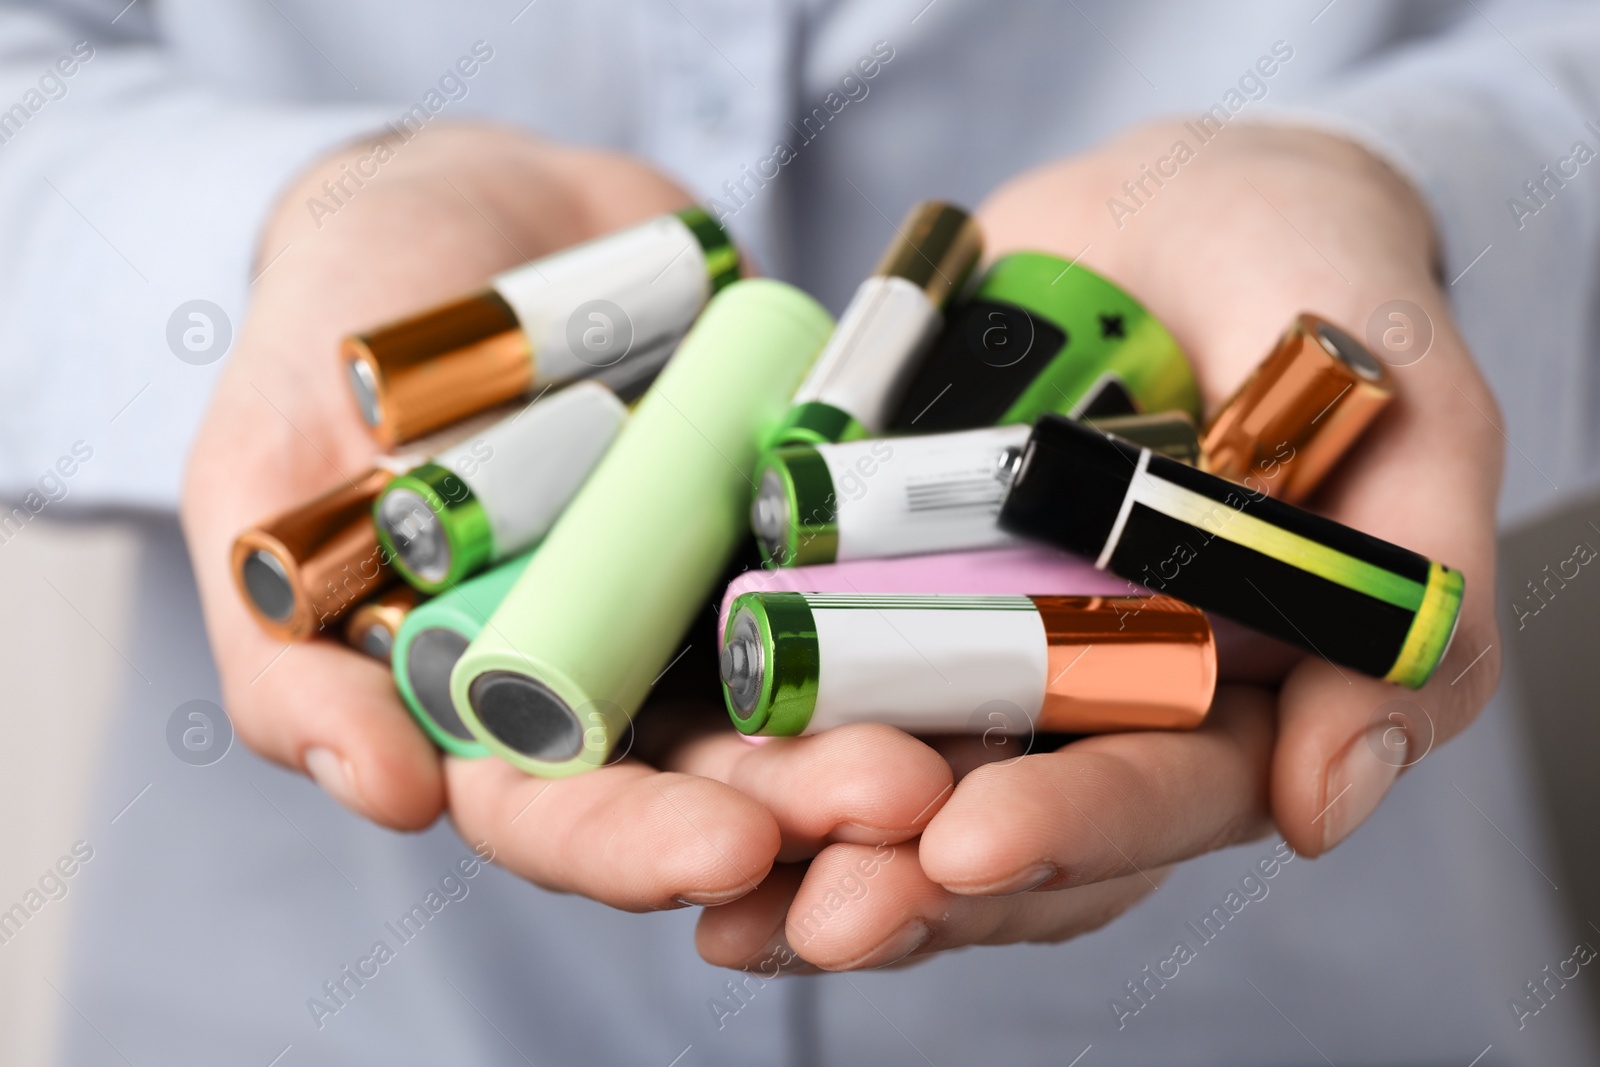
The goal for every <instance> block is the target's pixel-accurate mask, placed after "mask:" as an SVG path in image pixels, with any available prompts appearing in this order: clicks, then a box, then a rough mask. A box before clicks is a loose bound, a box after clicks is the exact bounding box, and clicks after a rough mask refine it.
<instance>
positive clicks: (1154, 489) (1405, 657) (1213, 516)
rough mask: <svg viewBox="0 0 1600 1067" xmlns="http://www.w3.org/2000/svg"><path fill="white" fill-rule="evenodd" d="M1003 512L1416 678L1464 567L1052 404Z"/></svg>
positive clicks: (1032, 532)
mask: <svg viewBox="0 0 1600 1067" xmlns="http://www.w3.org/2000/svg"><path fill="white" fill-rule="evenodd" d="M1012 469H1013V470H1014V472H1015V473H1014V475H1013V477H1012V484H1011V487H1010V490H1009V492H1008V494H1007V496H1006V499H1005V503H1004V505H1003V506H1002V507H1001V509H1000V519H999V522H1000V525H1001V526H1002V527H1003V528H1004V529H1006V530H1008V531H1010V532H1011V533H1014V534H1016V535H1018V536H1022V537H1028V538H1032V539H1036V540H1040V541H1044V542H1047V543H1049V544H1054V545H1056V546H1058V547H1060V548H1064V549H1067V550H1068V551H1070V552H1076V553H1078V554H1079V555H1083V556H1086V557H1088V558H1089V559H1092V560H1094V561H1095V565H1096V566H1098V567H1101V568H1103V569H1107V570H1110V571H1111V572H1112V573H1114V574H1117V575H1120V576H1121V577H1123V578H1127V579H1128V580H1130V581H1134V582H1138V583H1139V584H1141V585H1143V586H1146V587H1147V588H1149V589H1152V590H1154V591H1156V592H1159V593H1166V594H1170V595H1171V596H1175V597H1178V598H1180V599H1182V600H1185V601H1187V602H1189V603H1191V604H1194V605H1196V606H1197V607H1200V608H1203V609H1205V610H1206V611H1210V612H1214V613H1216V614H1217V615H1220V616H1223V617H1225V618H1229V619H1232V620H1234V621H1235V622H1238V623H1241V624H1243V625H1245V626H1248V627H1250V628H1252V629H1254V630H1257V631H1259V632H1261V633H1265V634H1268V635H1270V636H1272V637H1276V638H1279V639H1280V640H1283V641H1285V642H1288V643H1289V644H1291V645H1295V646H1297V647H1299V648H1302V649H1305V650H1307V651H1309V652H1312V653H1314V654H1317V655H1320V656H1322V657H1324V658H1325V659H1327V660H1329V661H1330V662H1332V663H1334V664H1337V665H1340V666H1344V667H1351V668H1354V669H1355V670H1358V671H1360V672H1362V673H1363V674H1368V675H1372V676H1373V677H1376V678H1383V679H1385V680H1387V681H1391V682H1396V683H1398V684H1400V685H1404V686H1407V687H1409V688H1412V689H1416V688H1420V687H1421V686H1422V685H1423V684H1425V683H1426V682H1427V680H1428V678H1429V677H1430V676H1431V675H1432V674H1433V671H1434V668H1435V667H1437V666H1438V664H1439V661H1440V660H1442V659H1443V658H1444V654H1445V651H1446V650H1447V649H1448V648H1449V645H1450V640H1451V638H1452V636H1453V635H1454V633H1455V626H1456V622H1457V619H1458V617H1459V615H1460V611H1461V597H1462V591H1463V586H1464V582H1463V579H1462V575H1461V572H1459V571H1456V570H1452V569H1450V568H1449V567H1446V566H1443V565H1442V564H1439V563H1436V562H1433V561H1431V560H1429V559H1427V558H1426V557H1424V556H1421V555H1418V554H1417V553H1415V552H1411V551H1409V550H1407V549H1404V548H1400V547H1398V546H1396V545H1392V544H1389V543H1388V542H1386V541H1382V540H1379V539H1378V538H1376V537H1372V536H1370V535H1368V534H1364V533H1361V532H1359V531H1357V530H1352V529H1350V528H1349V527H1347V526H1343V525H1340V524H1339V523H1337V522H1334V521H1332V520H1330V519H1326V518H1323V517H1321V516H1318V515H1313V514H1311V513H1310V512H1307V511H1302V510H1301V509H1299V508H1297V507H1295V506H1293V505H1291V504H1286V503H1284V502H1282V501H1280V500H1274V499H1272V498H1271V497H1269V496H1267V495H1266V494H1264V493H1254V492H1252V491H1250V490H1248V489H1246V488H1245V487H1243V486H1240V485H1236V484H1234V483H1232V482H1229V481H1226V480H1225V479H1222V478H1219V477H1217V476H1216V475H1214V474H1209V473H1207V472H1205V471H1202V470H1198V469H1196V468H1193V467H1187V466H1184V465H1183V464H1181V463H1177V462H1174V461H1172V460H1170V459H1167V458H1165V457H1163V456H1156V455H1153V454H1152V453H1151V452H1150V450H1149V449H1142V448H1139V447H1137V446H1135V445H1132V444H1129V443H1128V442H1126V441H1122V440H1119V439H1117V438H1115V437H1107V436H1105V435H1103V434H1100V433H1097V432H1096V431H1094V430H1093V429H1090V428H1088V427H1086V426H1083V425H1081V424H1079V423H1076V422H1073V421H1072V420H1070V419H1064V418H1061V417H1059V416H1054V415H1047V416H1045V417H1044V418H1042V419H1040V420H1039V422H1038V424H1037V425H1036V426H1035V427H1034V431H1033V436H1032V437H1031V438H1030V439H1029V440H1028V442H1027V445H1026V446H1025V447H1024V448H1023V450H1022V451H1021V453H1020V454H1019V455H1018V457H1017V461H1016V463H1015V464H1014V465H1013V467H1012Z"/></svg>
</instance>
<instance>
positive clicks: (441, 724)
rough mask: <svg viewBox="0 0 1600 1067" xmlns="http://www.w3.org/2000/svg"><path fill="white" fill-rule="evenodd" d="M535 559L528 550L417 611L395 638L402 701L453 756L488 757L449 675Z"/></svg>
mask: <svg viewBox="0 0 1600 1067" xmlns="http://www.w3.org/2000/svg"><path fill="white" fill-rule="evenodd" d="M531 556H532V553H531V552H525V553H523V554H522V555H520V556H517V557H515V558H513V559H510V560H508V561H506V562H505V563H502V564H501V565H500V566H498V567H495V568H493V569H492V570H488V571H485V572H484V573H482V574H480V575H478V576H477V577H476V578H472V579H470V580H469V581H465V582H462V583H461V584H460V585H458V586H456V587H455V588H454V589H451V590H450V591H449V592H448V593H445V594H443V595H442V596H437V597H434V598H433V599H432V600H429V601H428V602H427V603H425V604H422V605H420V606H419V607H416V608H413V609H412V610H411V612H410V613H409V614H408V615H407V616H406V619H405V621H404V622H403V623H401V624H400V629H399V631H398V632H397V633H396V635H395V639H394V654H393V656H392V657H391V660H390V662H391V664H392V666H393V668H394V684H395V688H397V689H399V690H400V699H402V700H404V701H405V704H406V707H407V708H408V709H409V710H410V711H411V714H412V716H413V717H414V718H415V719H416V720H417V722H418V723H419V724H420V725H421V726H422V729H423V731H424V732H425V733H426V734H427V735H428V736H429V737H430V738H432V739H433V743H434V744H436V745H438V746H439V747H440V748H442V749H444V750H445V751H446V752H448V753H450V754H451V755H452V756H465V757H467V758H469V759H477V758H479V757H482V756H487V755H488V754H489V750H488V749H487V748H485V747H484V746H483V743H482V742H481V741H479V740H478V739H477V738H475V737H473V736H472V732H471V731H470V730H468V729H467V728H466V726H465V725H464V724H463V723H462V721H461V716H459V715H457V714H456V709H455V705H454V704H453V703H451V701H450V671H451V670H452V669H453V668H454V667H455V665H456V661H457V660H459V659H460V658H461V654H462V653H463V652H465V651H466V650H467V646H468V645H469V644H471V643H472V639H473V638H474V637H477V636H478V633H479V632H480V631H481V630H482V629H483V627H484V625H485V624H486V623H487V622H488V621H489V616H491V615H493V614H494V610H495V609H496V608H498V607H499V606H500V602H501V601H502V600H504V599H505V598H506V594H507V593H508V592H510V591H511V587H512V586H513V585H515V584H516V581H517V579H518V578H519V577H521V575H522V572H523V570H525V569H526V568H527V566H528V560H529V558H530V557H531ZM424 609H426V610H424Z"/></svg>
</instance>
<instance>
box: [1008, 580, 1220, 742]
mask: <svg viewBox="0 0 1600 1067" xmlns="http://www.w3.org/2000/svg"><path fill="white" fill-rule="evenodd" d="M1033 603H1034V606H1035V607H1037V608H1038V609H1039V617H1040V618H1041V619H1042V620H1043V621H1044V630H1045V637H1046V639H1047V640H1048V642H1049V653H1048V655H1049V661H1050V668H1049V674H1048V676H1047V680H1046V682H1045V691H1044V705H1043V707H1041V708H1040V710H1039V718H1038V719H1037V720H1036V722H1035V726H1036V727H1037V728H1038V729H1039V730H1043V731H1048V732H1051V733H1065V734H1083V733H1106V732H1111V731H1116V730H1188V729H1193V728H1194V727H1196V726H1199V725H1200V723H1201V722H1203V721H1204V720H1205V717H1206V712H1207V711H1209V710H1210V708H1211V698H1212V695H1213V694H1214V693H1215V691H1216V687H1217V648H1216V641H1215V639H1214V638H1213V636H1212V632H1211V624H1210V622H1208V621H1207V619H1206V617H1205V615H1204V613H1202V612H1200V611H1198V610H1197V609H1195V608H1192V607H1190V606H1189V605H1187V604H1185V603H1183V602H1182V601H1180V600H1174V599H1172V598H1171V597H1162V596H1156V597H1123V596H1111V597H1100V596H1097V597H1076V596H1036V597H1034V598H1033Z"/></svg>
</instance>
